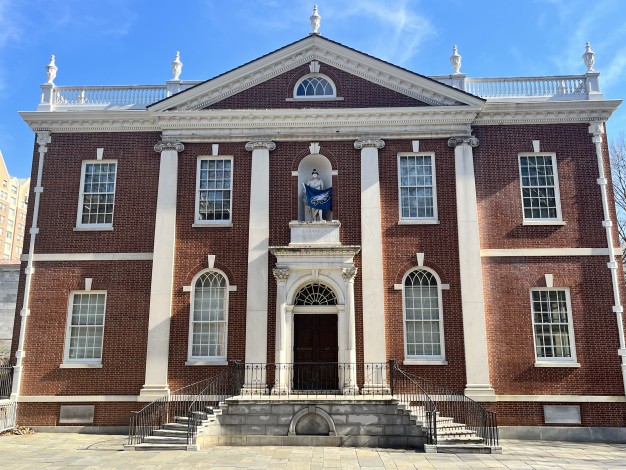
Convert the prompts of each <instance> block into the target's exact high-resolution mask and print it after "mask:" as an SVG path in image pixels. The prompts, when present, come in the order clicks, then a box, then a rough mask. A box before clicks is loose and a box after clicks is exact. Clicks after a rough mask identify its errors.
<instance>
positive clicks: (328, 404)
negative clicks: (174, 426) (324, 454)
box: [197, 397, 426, 449]
mask: <svg viewBox="0 0 626 470" xmlns="http://www.w3.org/2000/svg"><path fill="white" fill-rule="evenodd" d="M272 398H273V397H272ZM272 398H268V399H249V398H245V397H234V398H230V399H228V400H226V402H225V403H224V404H222V405H221V406H220V410H221V414H217V420H216V422H215V423H214V424H213V425H210V426H207V427H205V428H204V430H203V432H202V433H201V434H200V435H199V436H198V442H197V443H198V446H199V447H200V448H205V447H207V446H215V445H228V446H233V445H247V446H254V445H276V446H281V445H289V446H298V445H301V446H351V447H391V448H394V447H395V448H405V447H410V448H414V449H415V448H417V449H423V448H424V442H425V440H426V436H425V434H424V433H423V430H422V428H421V427H420V426H419V425H417V423H416V420H415V417H414V416H411V413H410V411H409V410H406V409H404V408H403V407H401V406H398V401H397V400H395V399H391V398H389V399H358V400H357V399H345V397H336V398H317V399H316V398H312V397H307V398H302V399H299V398H294V397H290V398H289V399H281V400H277V399H275V398H274V399H272ZM277 398H278V397H277Z"/></svg>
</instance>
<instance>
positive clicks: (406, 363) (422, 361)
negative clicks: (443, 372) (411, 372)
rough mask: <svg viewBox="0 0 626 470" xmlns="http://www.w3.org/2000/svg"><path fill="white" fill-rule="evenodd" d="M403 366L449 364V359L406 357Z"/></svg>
mask: <svg viewBox="0 0 626 470" xmlns="http://www.w3.org/2000/svg"><path fill="white" fill-rule="evenodd" d="M402 365H403V366H447V365H448V361H446V360H445V359H434V360H432V361H431V360H429V359H405V360H404V361H403V362H402Z"/></svg>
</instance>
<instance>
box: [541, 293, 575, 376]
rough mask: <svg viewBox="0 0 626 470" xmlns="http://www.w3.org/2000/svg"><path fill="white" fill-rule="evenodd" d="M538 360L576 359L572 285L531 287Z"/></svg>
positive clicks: (545, 361) (562, 360)
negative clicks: (570, 286)
mask: <svg viewBox="0 0 626 470" xmlns="http://www.w3.org/2000/svg"><path fill="white" fill-rule="evenodd" d="M530 303H531V311H532V320H533V333H534V334H533V335H534V339H535V357H536V361H537V363H539V364H541V363H555V362H571V363H575V362H576V350H575V347H574V331H573V327H572V308H571V302H570V297H569V289H563V288H560V289H559V288H544V289H531V291H530Z"/></svg>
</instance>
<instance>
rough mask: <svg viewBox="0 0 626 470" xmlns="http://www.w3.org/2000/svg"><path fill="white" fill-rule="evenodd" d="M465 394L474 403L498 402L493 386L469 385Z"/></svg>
mask: <svg viewBox="0 0 626 470" xmlns="http://www.w3.org/2000/svg"><path fill="white" fill-rule="evenodd" d="M464 393H465V396H466V397H468V398H471V399H472V400H474V401H496V391H495V390H494V389H493V387H492V386H491V384H467V385H466V386H465V392H464Z"/></svg>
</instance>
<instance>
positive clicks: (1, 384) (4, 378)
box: [0, 362, 13, 398]
mask: <svg viewBox="0 0 626 470" xmlns="http://www.w3.org/2000/svg"><path fill="white" fill-rule="evenodd" d="M12 387H13V365H12V364H10V363H6V362H5V363H1V362H0V398H9V397H10V396H11V388H12Z"/></svg>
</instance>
